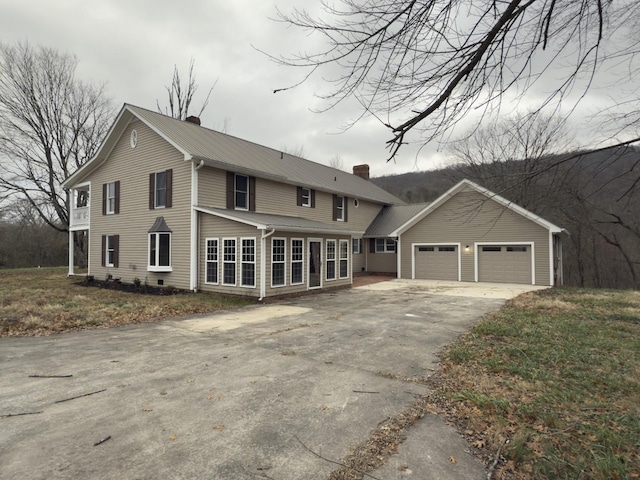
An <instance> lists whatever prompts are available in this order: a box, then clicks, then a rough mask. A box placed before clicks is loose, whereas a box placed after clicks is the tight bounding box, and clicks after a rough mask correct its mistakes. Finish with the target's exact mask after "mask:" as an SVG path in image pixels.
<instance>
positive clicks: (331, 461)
mask: <svg viewBox="0 0 640 480" xmlns="http://www.w3.org/2000/svg"><path fill="white" fill-rule="evenodd" d="M293 438H295V439H296V440H297V441H298V442H299V443H300V445H302V447H303V448H304V449H305V450H306V451H307V452H309V453H311V454H313V455H315V456H316V457H318V458H319V459H321V460H324V461H325V462H329V463H333V464H334V465H339V466H340V467H343V468H348V469H349V470H353V471H354V472H358V473H361V474H362V475H364V476H365V477H369V478H373V479H374V480H381V479H379V478H378V477H374V476H373V475H369V474H368V473H367V472H363V471H362V470H358V469H357V468H353V467H349V466H347V465H345V464H344V463H340V462H336V461H335V460H331V459H329V458H326V457H323V456H322V455H320V454H319V453H316V452H314V451H313V450H311V449H310V448H309V447H307V446H306V445H305V444H304V442H303V441H302V440H300V439H299V438H298V436H297V435H294V436H293Z"/></svg>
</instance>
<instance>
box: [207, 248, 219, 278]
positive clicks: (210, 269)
mask: <svg viewBox="0 0 640 480" xmlns="http://www.w3.org/2000/svg"><path fill="white" fill-rule="evenodd" d="M206 255H207V256H206V260H205V272H206V280H205V283H214V284H217V283H218V239H217V238H207V254H206Z"/></svg>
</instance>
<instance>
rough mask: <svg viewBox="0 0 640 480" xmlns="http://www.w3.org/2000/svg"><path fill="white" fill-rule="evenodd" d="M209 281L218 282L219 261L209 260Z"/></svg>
mask: <svg viewBox="0 0 640 480" xmlns="http://www.w3.org/2000/svg"><path fill="white" fill-rule="evenodd" d="M207 283H218V262H207Z"/></svg>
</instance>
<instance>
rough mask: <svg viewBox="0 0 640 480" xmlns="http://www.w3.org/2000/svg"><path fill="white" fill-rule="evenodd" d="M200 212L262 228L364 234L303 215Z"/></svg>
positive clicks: (338, 223)
mask: <svg viewBox="0 0 640 480" xmlns="http://www.w3.org/2000/svg"><path fill="white" fill-rule="evenodd" d="M196 210H198V211H199V212H203V213H207V214H209V215H215V216H217V217H222V218H226V219H228V220H233V221H235V222H240V223H244V224H245V225H251V226H254V227H256V228H257V229H261V230H273V229H275V230H277V231H280V232H307V233H311V232H317V233H329V234H338V235H362V233H363V231H362V230H353V228H350V227H349V225H348V224H344V223H340V222H336V223H335V224H328V223H323V222H318V221H315V220H309V219H307V218H302V217H288V216H286V215H272V214H269V213H256V212H247V211H241V210H240V211H239V210H225V209H223V208H209V207H196Z"/></svg>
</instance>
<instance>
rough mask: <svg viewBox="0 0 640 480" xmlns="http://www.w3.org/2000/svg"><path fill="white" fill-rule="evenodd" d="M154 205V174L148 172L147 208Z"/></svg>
mask: <svg viewBox="0 0 640 480" xmlns="http://www.w3.org/2000/svg"><path fill="white" fill-rule="evenodd" d="M155 207H156V174H155V173H150V174H149V209H150V210H153V209H154V208H155Z"/></svg>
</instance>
